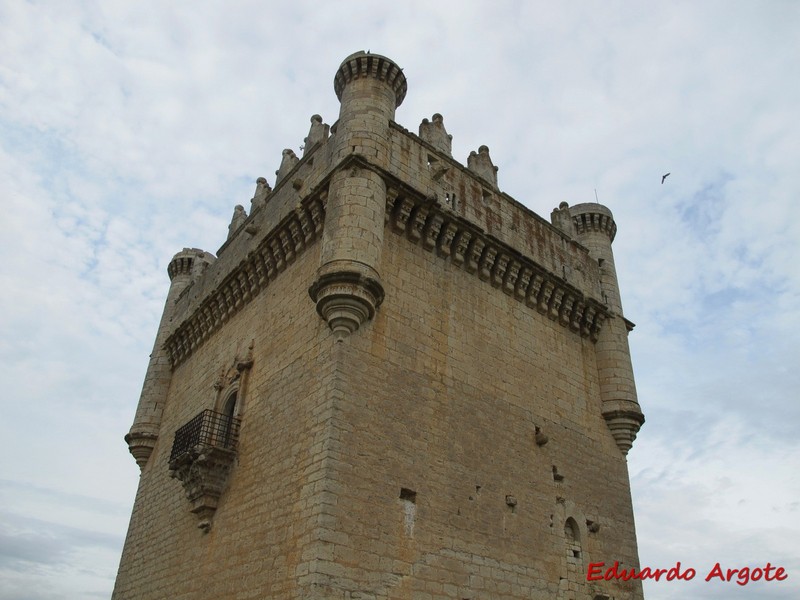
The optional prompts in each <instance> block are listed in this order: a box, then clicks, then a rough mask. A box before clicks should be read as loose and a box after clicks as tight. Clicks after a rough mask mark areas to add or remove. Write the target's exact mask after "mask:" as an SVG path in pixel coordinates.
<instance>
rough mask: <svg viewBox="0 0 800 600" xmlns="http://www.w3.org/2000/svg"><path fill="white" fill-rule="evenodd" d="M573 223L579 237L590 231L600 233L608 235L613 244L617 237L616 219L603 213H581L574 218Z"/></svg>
mask: <svg viewBox="0 0 800 600" xmlns="http://www.w3.org/2000/svg"><path fill="white" fill-rule="evenodd" d="M572 222H573V223H574V224H575V228H576V229H577V231H578V234H579V235H580V234H583V233H586V232H589V231H599V232H603V233H605V234H606V235H608V237H609V238H610V239H611V241H612V242H613V241H614V237H615V236H616V235H617V224H616V223H615V222H614V219H613V218H611V217H610V216H608V215H604V214H603V213H588V212H587V213H581V214H578V215H575V216H573V217H572Z"/></svg>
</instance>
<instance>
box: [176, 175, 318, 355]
mask: <svg viewBox="0 0 800 600" xmlns="http://www.w3.org/2000/svg"><path fill="white" fill-rule="evenodd" d="M326 200H327V192H326V191H325V188H322V189H321V190H319V191H318V192H317V193H314V194H312V195H310V196H308V197H307V198H305V199H304V200H303V201H302V202H301V203H300V204H299V205H298V206H297V208H296V209H295V210H294V211H292V212H291V213H290V214H289V215H287V216H286V217H285V218H284V219H283V220H282V221H281V222H280V223H279V224H278V225H277V226H276V227H274V228H273V229H272V231H270V232H269V234H267V235H266V236H265V237H264V239H263V240H262V241H261V242H260V243H259V244H258V246H256V248H254V249H253V250H252V251H250V252H249V253H248V254H247V256H246V257H245V258H244V259H243V260H242V261H241V262H240V263H239V265H238V266H237V267H235V268H234V269H233V270H232V271H231V272H230V273H229V274H228V275H227V276H226V277H225V279H223V280H222V282H221V283H220V284H219V285H218V286H217V287H216V288H215V289H214V291H213V292H211V293H210V294H209V295H208V296H207V297H206V298H205V299H203V301H202V302H201V303H200V305H199V306H198V307H197V308H196V309H195V310H194V311H193V312H192V313H191V315H189V316H188V317H187V318H186V319H185V320H184V321H183V322H182V323H181V324H180V325H178V327H177V328H176V329H175V331H173V332H172V334H171V335H170V336H169V337H168V338H167V341H166V342H165V344H164V346H165V348H166V351H167V354H168V355H169V358H170V361H171V363H172V367H173V368H175V367H177V366H178V365H180V364H181V363H182V362H183V361H185V360H186V359H187V358H188V357H189V356H190V355H191V354H192V353H193V352H194V351H195V349H196V348H197V347H199V346H200V345H201V344H202V343H203V342H204V341H205V340H206V339H208V337H209V336H211V334H212V333H214V332H215V331H216V330H217V329H219V328H220V327H221V326H222V324H223V323H225V322H226V321H228V319H230V318H231V317H232V316H233V315H234V314H236V313H237V312H239V310H241V309H242V308H243V307H244V306H245V305H246V304H248V303H249V302H250V300H252V299H253V298H254V297H255V296H256V295H258V294H259V292H261V290H263V289H264V288H266V287H267V285H268V284H269V282H271V281H273V280H274V279H275V278H276V277H277V276H278V275H279V274H280V273H281V272H282V271H283V270H284V269H286V267H287V265H289V264H291V263H292V262H293V261H294V259H295V258H296V257H297V255H299V254H300V253H301V252H303V251H304V250H305V249H306V248H307V247H308V246H310V245H311V244H312V243H313V242H314V241H315V240H316V239H317V238H318V237H319V235H320V233H321V232H322V228H323V224H324V221H325V204H326Z"/></svg>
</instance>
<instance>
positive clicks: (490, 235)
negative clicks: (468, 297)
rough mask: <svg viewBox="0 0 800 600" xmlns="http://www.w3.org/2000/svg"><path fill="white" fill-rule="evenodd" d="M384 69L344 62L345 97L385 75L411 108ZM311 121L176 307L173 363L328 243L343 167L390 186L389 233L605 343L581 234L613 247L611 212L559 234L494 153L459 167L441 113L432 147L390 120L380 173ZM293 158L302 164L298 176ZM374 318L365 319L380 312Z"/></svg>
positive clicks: (363, 57)
mask: <svg viewBox="0 0 800 600" xmlns="http://www.w3.org/2000/svg"><path fill="white" fill-rule="evenodd" d="M386 61H388V59H385V57H381V56H379V55H369V54H366V53H356V54H354V55H352V56H351V57H348V59H345V61H344V62H343V63H342V66H341V67H340V69H339V71H337V76H336V80H335V81H336V82H337V83H336V84H335V87H336V91H337V96H339V97H341V93H342V86H344V85H346V83H347V82H349V81H351V80H353V79H355V78H358V77H376V78H383V80H385V81H386V82H387V83H388V84H389V85H391V86H392V89H395V90H396V91H397V94H398V96H397V98H398V102H400V101H402V97H404V95H405V92H406V89H407V84H406V81H405V78H404V77H402V73H401V72H399V71H398V70H397V69H396V68H395V67H396V65H394V63H391V64H390V63H387V62H386ZM392 65H394V66H392ZM401 79H402V82H401ZM311 123H312V125H311V130H310V132H309V135H308V137H306V144H307V146H309V148H308V149H304V150H305V151H304V153H303V156H302V158H297V157H296V155H295V153H294V152H292V151H290V150H288V149H287V150H285V151H284V153H283V154H284V159H283V161H282V164H281V169H279V170H278V171H277V172H276V173H280V178H279V179H278V180H277V181H276V184H275V187H274V189H272V188H270V187H269V184H268V183H267V181H266V179H265V178H263V177H261V178H259V181H258V182H257V185H256V191H255V194H254V197H253V199H252V200H251V212H250V214H249V215H247V213H245V212H243V210H239V209H237V211H235V213H234V220H233V221H232V223H231V228H230V235H229V238H228V240H227V241H226V242H225V243H224V244H223V245H222V246H221V247H220V249H219V251H218V260H217V261H216V262H215V264H214V265H213V266H212V267H211V268H209V269H208V271H207V272H206V273H205V275H204V277H201V278H199V279H197V280H196V281H195V282H194V283H193V285H192V287H191V288H190V289H189V290H187V293H186V294H184V295H183V296H182V297H181V302H180V303H179V305H178V306H176V307H175V319H174V320H173V323H174V326H175V327H174V330H173V334H174V335H173V336H171V337H170V339H169V341H168V345H167V347H168V348H170V356H171V357H172V359H173V360H174V361H176V362H175V364H177V363H179V362H180V361H181V360H182V359H183V358H185V357H186V356H188V355H189V354H190V353H191V349H193V348H195V347H197V345H198V343H200V340H202V339H205V338H206V337H207V336H208V335H210V333H211V332H212V331H213V330H215V329H216V328H217V327H219V326H221V325H222V324H223V323H224V322H225V321H226V320H227V319H228V318H229V317H230V316H232V314H233V313H234V312H236V310H238V309H239V308H241V307H242V306H243V305H244V304H245V303H246V302H248V301H249V300H250V299H251V298H252V297H254V296H255V295H257V294H258V293H259V292H260V291H261V290H262V289H263V288H264V287H266V286H267V285H268V284H269V282H270V281H271V280H273V279H274V278H275V277H277V276H278V274H279V273H280V272H281V271H283V270H284V269H285V268H286V267H287V266H288V265H289V264H290V263H291V262H292V261H293V260H294V258H295V257H296V256H297V255H298V254H299V253H301V252H303V251H304V250H305V249H306V248H307V247H308V246H309V245H311V244H313V243H315V241H317V240H319V239H320V236H321V234H322V230H323V228H324V227H325V212H326V209H327V204H328V195H329V187H330V184H331V180H332V177H333V176H334V174H336V173H338V172H340V171H342V170H343V169H362V170H366V171H369V172H372V173H374V174H375V175H376V176H377V177H379V178H380V179H381V180H382V181H384V182H385V185H386V201H385V212H384V214H385V224H386V225H388V226H390V230H391V231H393V232H395V233H400V234H401V235H404V236H405V237H406V238H407V239H408V240H410V241H412V242H417V241H420V240H422V242H421V245H422V246H423V247H426V248H428V247H429V248H431V249H434V250H435V251H436V253H437V255H438V256H439V257H440V258H441V259H442V260H447V261H450V262H451V263H453V264H458V265H463V268H465V269H466V270H467V271H468V272H474V273H476V274H478V276H479V277H480V278H481V279H484V280H487V281H490V282H491V283H492V284H493V285H496V286H497V287H501V288H502V289H504V290H506V291H507V293H510V294H512V295H514V296H515V297H518V298H520V299H521V301H523V302H525V303H527V304H528V305H529V306H530V307H532V308H536V307H538V309H539V310H541V311H542V312H544V313H546V314H551V315H552V316H553V317H554V318H557V319H559V320H560V321H562V322H563V323H564V324H565V326H567V327H568V328H569V329H572V330H574V331H576V332H578V333H581V334H582V335H588V336H591V337H593V338H596V336H597V334H598V332H599V330H600V328H601V327H602V323H603V321H604V320H605V318H606V317H607V311H606V308H605V303H604V301H603V293H602V291H601V286H600V271H599V267H598V263H597V261H596V260H594V259H592V257H591V256H590V255H589V251H588V249H587V248H586V247H585V246H584V245H583V244H582V243H581V242H580V235H581V234H582V233H583V232H584V231H585V230H586V231H588V230H597V229H598V228H599V229H602V230H604V231H606V233H607V234H608V235H609V237H610V239H611V240H613V237H614V235H615V233H616V224H615V223H614V221H613V217H612V216H611V213H610V211H608V209H606V208H605V207H603V206H601V205H591V206H592V207H595V208H594V209H593V210H594V212H590V211H588V210H586V211H585V210H583V209H584V208H585V207H588V206H590V205H588V204H582V205H576V206H575V207H572V209H569V208H568V207H567V208H568V210H571V211H573V213H574V214H575V216H574V218H573V219H574V226H575V229H574V230H573V231H571V232H570V231H565V230H564V229H563V228H560V227H558V226H555V225H553V224H551V223H550V222H548V221H546V220H545V219H544V218H542V217H541V216H539V215H538V214H536V213H535V212H533V211H532V210H530V209H529V208H527V207H526V206H524V205H523V204H521V203H520V202H518V201H517V200H515V199H514V198H512V197H511V196H509V195H508V194H506V193H504V192H502V191H500V190H499V189H498V188H497V180H496V177H495V178H491V177H490V175H491V174H496V172H497V171H496V169H497V168H496V167H494V166H493V165H492V164H491V158H490V156H489V150H488V148H487V147H486V146H482V147H481V148H480V151H479V152H478V153H475V152H473V153H472V154H471V157H473V161H472V162H473V167H472V168H470V167H469V166H468V165H464V164H462V163H460V162H458V161H457V160H455V159H454V158H452V156H450V154H449V152H448V147H447V146H446V145H445V143H444V142H443V140H447V142H449V141H450V140H451V139H452V135H450V134H448V133H447V132H446V130H445V129H444V118H443V117H442V115H441V114H438V113H437V114H435V115H434V117H433V120H432V122H431V121H428V119H423V121H422V123H421V125H420V130H421V131H426V132H427V135H426V136H425V137H426V138H428V139H424V138H423V137H421V136H418V135H415V134H414V133H412V132H410V131H408V130H407V129H406V128H404V127H402V126H401V125H399V124H397V123H395V122H393V121H390V122H389V123H388V130H387V131H388V155H389V157H390V159H389V161H388V163H386V164H374V163H373V162H372V161H371V159H370V154H369V152H368V151H367V150H368V148H367V147H362V146H360V145H358V144H356V145H353V146H352V148H351V152H350V153H349V154H347V155H345V156H344V157H343V158H341V159H338V160H337V159H336V157H335V156H334V151H335V147H336V143H337V140H336V137H337V135H339V134H338V133H336V132H334V133H333V134H331V135H329V134H328V132H329V128H328V126H327V125H325V124H324V123H323V122H322V118H321V117H320V116H319V115H314V116H313V117H312V119H311ZM432 127H436V130H434V131H433V133H431V128H432ZM437 136H438V137H437ZM287 156H291V157H292V160H291V164H290V165H289V166H288V167H286V164H285V163H286V157H287ZM475 156H481V157H482V160H483V162H484V166H483V169H481V168H480V167H476V166H475V165H474V162H475V161H474V157H475ZM469 162H470V161H468V164H469ZM486 165H488V168H487V167H486ZM281 170H283V172H282V173H281ZM487 173H488V174H489V175H487ZM492 179H493V180H492ZM564 204H566V203H563V204H562V206H563V205H564ZM239 208H241V207H239ZM556 210H558V209H556ZM575 211H579V212H575ZM423 233H424V235H423ZM478 265H480V268H479V267H478ZM375 293H376V294H378V296H380V293H379V292H377V291H376V292H375ZM374 308H375V307H371V308H367V309H365V310H367V312H368V313H370V314H371V313H374ZM576 310H577V311H578V312H577V313H576V312H575V311H576ZM189 332H193V333H192V334H191V335H190V334H189ZM187 336H188V337H187ZM190 338H191V339H190ZM195 338H196V339H195Z"/></svg>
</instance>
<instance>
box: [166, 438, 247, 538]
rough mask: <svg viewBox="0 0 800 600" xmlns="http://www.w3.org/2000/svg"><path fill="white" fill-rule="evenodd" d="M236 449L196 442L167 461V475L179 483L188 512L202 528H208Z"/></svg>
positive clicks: (205, 529)
mask: <svg viewBox="0 0 800 600" xmlns="http://www.w3.org/2000/svg"><path fill="white" fill-rule="evenodd" d="M235 459H236V451H235V450H233V449H231V448H221V447H217V446H196V447H195V448H193V449H192V450H191V451H190V452H185V453H183V454H181V455H180V456H178V457H176V458H175V460H172V461H170V463H169V468H170V477H174V478H175V479H177V480H178V481H180V482H181V483H182V484H183V489H184V490H185V491H186V498H187V499H188V500H189V502H190V503H191V505H192V506H191V509H190V510H191V512H193V513H194V514H196V515H197V516H198V518H199V519H200V522H199V523H198V525H197V526H198V527H199V528H200V529H202V530H203V531H204V532H207V531H208V530H209V529H210V528H211V518H212V517H213V516H214V512H215V511H216V510H217V505H218V504H219V498H220V496H221V495H222V492H223V491H224V490H225V485H226V484H227V483H228V476H229V475H230V472H231V468H232V467H233V462H234V460H235Z"/></svg>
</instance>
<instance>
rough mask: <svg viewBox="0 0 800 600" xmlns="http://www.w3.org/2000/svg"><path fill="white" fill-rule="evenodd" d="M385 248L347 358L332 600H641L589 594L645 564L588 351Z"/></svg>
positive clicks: (474, 288) (414, 255) (422, 254)
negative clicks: (575, 531) (377, 287)
mask: <svg viewBox="0 0 800 600" xmlns="http://www.w3.org/2000/svg"><path fill="white" fill-rule="evenodd" d="M386 242H387V243H386V248H385V251H384V261H383V264H382V266H381V270H382V273H383V275H384V282H385V286H386V300H385V301H384V304H383V305H382V307H381V309H380V311H379V313H378V314H377V315H376V317H375V320H374V321H373V323H372V324H371V325H370V326H369V327H368V328H365V329H364V330H363V331H362V332H360V333H359V334H357V335H354V336H352V337H351V338H349V339H348V340H347V341H346V342H344V343H343V344H342V348H341V363H340V364H341V367H340V369H341V372H342V378H343V381H344V386H345V388H344V394H343V396H342V399H341V401H340V402H339V404H338V407H339V410H338V411H337V418H336V424H337V427H336V431H337V439H335V440H334V444H333V446H332V447H333V448H335V449H336V456H337V459H336V461H335V463H334V464H335V469H334V472H333V474H332V478H333V480H334V481H335V484H336V485H335V486H334V489H335V490H337V498H336V500H337V501H336V505H335V511H334V515H335V521H333V522H332V523H331V524H330V526H329V527H330V529H329V531H328V538H329V542H328V544H327V545H328V548H327V551H326V557H327V558H326V560H325V561H324V567H322V572H324V573H326V574H328V575H329V578H328V585H329V587H327V588H325V594H324V595H322V596H321V597H325V598H347V597H350V596H348V595H347V593H350V594H353V593H355V592H358V593H361V594H362V596H359V597H363V598H412V597H413V598H420V599H433V598H449V599H452V598H458V599H461V598H471V599H474V600H476V599H479V598H484V599H492V598H501V597H502V598H593V597H594V596H593V595H590V593H601V592H605V593H608V594H610V595H611V596H612V597H615V598H617V599H618V600H622V599H626V598H639V597H641V590H640V588H636V590H634V589H633V588H632V587H629V588H627V589H626V588H624V587H623V586H621V585H615V584H611V583H605V582H603V585H602V586H594V587H590V586H589V585H588V584H587V583H586V569H587V567H588V563H589V562H590V561H606V562H610V563H612V564H613V562H614V561H615V560H619V561H620V562H621V563H623V564H626V565H628V566H633V565H637V564H638V561H637V551H636V544H635V533H634V530H633V515H632V509H631V504H630V496H629V492H628V474H627V468H626V462H625V459H624V457H623V455H622V453H621V452H620V450H619V449H618V448H617V446H616V444H615V442H614V439H613V438H612V436H611V434H610V432H609V430H608V428H607V427H606V424H605V422H604V420H603V417H602V415H601V406H600V404H601V403H600V398H599V386H598V381H597V366H596V363H595V356H594V349H593V343H592V342H591V341H590V340H588V339H585V338H581V337H580V336H579V335H578V334H576V333H572V332H568V331H565V330H564V329H563V328H562V327H560V326H559V325H558V324H556V323H555V322H553V321H552V320H550V319H548V318H547V317H546V316H542V315H541V314H539V313H538V312H537V311H535V310H531V309H530V308H528V307H525V306H523V305H520V304H519V303H517V302H516V301H515V300H513V299H512V298H511V297H509V296H508V295H507V294H503V293H502V292H501V291H499V290H498V289H496V288H493V287H492V286H490V285H488V284H485V283H483V282H481V281H480V280H479V279H478V278H477V277H476V276H474V275H470V274H467V273H466V272H465V271H463V270H462V269H458V268H454V267H453V266H452V265H451V264H449V263H448V262H446V261H444V260H442V259H441V258H439V257H437V256H436V255H435V254H434V253H432V252H426V251H425V250H423V249H422V248H421V247H420V246H416V245H412V244H411V243H410V242H409V241H408V240H407V239H404V238H403V237H401V236H399V235H390V236H387V239H386ZM537 427H538V428H540V433H543V434H545V435H547V436H548V438H549V441H548V442H547V443H546V444H544V445H543V446H539V445H537V443H536V441H535V437H536V428H537ZM404 489H405V490H409V491H411V492H414V493H415V494H416V495H415V497H414V499H413V502H411V500H410V499H408V498H406V499H403V498H401V495H403V494H404V495H406V496H408V495H409V492H401V490H404ZM409 511H410V512H413V516H412V517H409ZM569 517H572V518H573V519H574V520H575V522H576V523H577V524H578V527H579V537H580V546H579V548H580V551H579V552H580V557H574V556H572V557H571V558H568V552H569V551H570V548H571V547H570V546H569V545H568V540H567V539H566V537H565V523H566V520H567V518H569ZM411 521H413V526H412V525H411V524H410V523H411ZM587 521H590V522H591V523H592V524H596V525H599V526H600V528H599V530H598V531H597V532H596V533H590V532H589V531H588V529H587ZM562 578H563V580H564V581H563V582H562ZM352 597H357V596H352Z"/></svg>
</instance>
